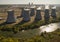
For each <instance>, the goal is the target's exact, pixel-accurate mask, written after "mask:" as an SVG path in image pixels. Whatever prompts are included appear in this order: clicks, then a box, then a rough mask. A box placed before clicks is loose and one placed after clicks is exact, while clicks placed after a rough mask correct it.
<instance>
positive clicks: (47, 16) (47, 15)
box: [44, 5, 50, 21]
mask: <svg viewBox="0 0 60 42" xmlns="http://www.w3.org/2000/svg"><path fill="white" fill-rule="evenodd" d="M44 13H45V14H44V18H45V20H46V21H48V20H49V18H50V15H49V5H46V6H45V12H44Z"/></svg>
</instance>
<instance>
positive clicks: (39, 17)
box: [35, 7, 42, 20]
mask: <svg viewBox="0 0 60 42" xmlns="http://www.w3.org/2000/svg"><path fill="white" fill-rule="evenodd" d="M41 19H42V16H41V7H38V8H37V9H36V17H35V20H41Z"/></svg>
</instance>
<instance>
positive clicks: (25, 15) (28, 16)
mask: <svg viewBox="0 0 60 42" xmlns="http://www.w3.org/2000/svg"><path fill="white" fill-rule="evenodd" d="M29 12H30V9H24V12H23V21H29V20H30V14H29Z"/></svg>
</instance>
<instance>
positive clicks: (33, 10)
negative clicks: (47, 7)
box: [30, 6, 35, 16]
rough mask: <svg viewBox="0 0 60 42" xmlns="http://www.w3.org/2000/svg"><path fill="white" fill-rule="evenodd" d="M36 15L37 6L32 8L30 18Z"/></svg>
mask: <svg viewBox="0 0 60 42" xmlns="http://www.w3.org/2000/svg"><path fill="white" fill-rule="evenodd" d="M34 15H35V6H32V7H30V16H34Z"/></svg>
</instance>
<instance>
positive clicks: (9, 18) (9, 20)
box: [6, 10, 16, 23]
mask: <svg viewBox="0 0 60 42" xmlns="http://www.w3.org/2000/svg"><path fill="white" fill-rule="evenodd" d="M7 13H8V16H7V20H6V23H14V22H16V18H15V16H14V11H13V10H8V11H7Z"/></svg>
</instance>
